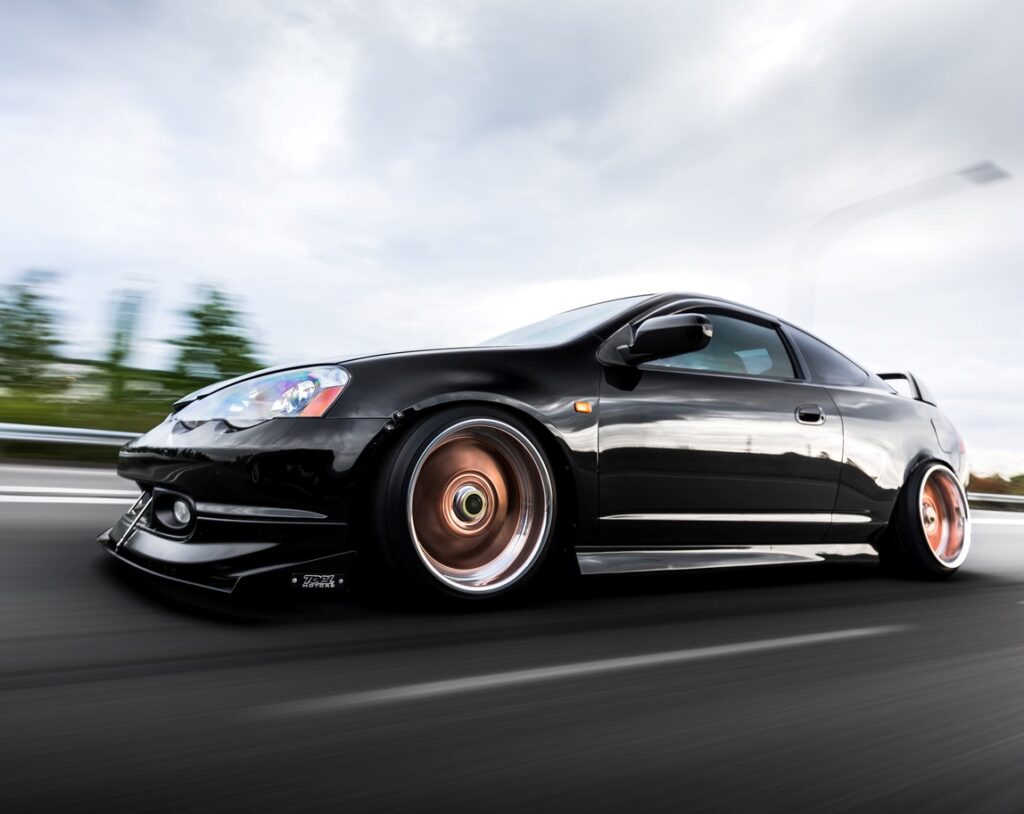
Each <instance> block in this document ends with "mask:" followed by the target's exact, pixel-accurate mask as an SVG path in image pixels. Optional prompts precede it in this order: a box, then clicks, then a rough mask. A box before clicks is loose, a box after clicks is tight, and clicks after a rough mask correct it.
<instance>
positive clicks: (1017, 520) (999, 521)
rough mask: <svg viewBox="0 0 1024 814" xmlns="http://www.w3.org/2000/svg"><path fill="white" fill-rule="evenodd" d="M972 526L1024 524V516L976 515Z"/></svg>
mask: <svg viewBox="0 0 1024 814" xmlns="http://www.w3.org/2000/svg"><path fill="white" fill-rule="evenodd" d="M971 525H972V526H1024V517H1007V518H1006V519H1003V518H999V517H975V518H974V519H973V520H971Z"/></svg>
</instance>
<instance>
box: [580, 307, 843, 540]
mask: <svg viewBox="0 0 1024 814" xmlns="http://www.w3.org/2000/svg"><path fill="white" fill-rule="evenodd" d="M688 310H691V311H698V312H699V313H701V314H704V315H706V316H707V317H708V318H709V319H710V320H711V323H712V328H713V336H712V339H711V340H710V342H709V343H708V345H707V346H706V347H705V348H704V349H703V350H699V351H695V352H691V353H687V354H682V355H680V356H676V357H670V358H667V359H660V360H657V361H653V362H647V363H644V364H641V365H638V366H635V367H630V368H622V367H614V366H609V367H607V368H606V369H605V376H604V381H603V382H602V389H601V401H600V415H599V436H598V451H599V458H598V465H599V483H600V487H599V501H600V515H601V521H600V539H601V544H602V545H614V546H619V545H622V546H652V545H656V546H672V547H675V546H680V547H689V546H697V547H700V546H708V545H736V544H770V543H787V544H790V543H792V544H796V543H815V542H818V541H820V540H822V539H823V538H824V536H825V534H826V532H827V531H828V527H829V522H830V518H831V513H832V511H833V508H834V505H835V500H836V493H837V489H838V483H839V475H840V468H841V461H842V454H843V426H842V420H841V418H840V415H839V412H838V410H837V408H836V406H835V403H834V402H833V400H832V399H831V397H830V396H829V394H828V391H827V390H826V389H825V388H824V387H821V386H818V385H815V384H813V383H811V382H809V381H807V380H806V379H805V378H804V376H803V375H802V371H801V370H800V368H799V365H798V362H797V361H796V357H795V355H794V354H793V352H792V350H791V348H790V347H789V345H788V343H787V340H786V339H785V338H784V337H783V335H782V333H781V332H780V330H779V326H778V324H777V323H776V322H774V321H772V320H770V319H768V318H765V317H763V316H762V315H758V314H754V313H748V312H745V311H742V310H739V309H729V308H722V307H720V306H707V305H704V306H701V307H694V306H690V307H689V308H684V309H679V308H677V309H675V312H685V311H688ZM672 312H673V311H668V312H667V313H672ZM651 316H654V315H651Z"/></svg>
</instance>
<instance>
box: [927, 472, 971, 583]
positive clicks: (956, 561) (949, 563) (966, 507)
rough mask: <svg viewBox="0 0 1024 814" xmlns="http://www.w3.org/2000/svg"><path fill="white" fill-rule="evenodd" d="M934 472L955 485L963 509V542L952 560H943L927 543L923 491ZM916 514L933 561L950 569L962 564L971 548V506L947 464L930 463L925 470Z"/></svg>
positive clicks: (962, 487)
mask: <svg viewBox="0 0 1024 814" xmlns="http://www.w3.org/2000/svg"><path fill="white" fill-rule="evenodd" d="M936 473H940V474H941V475H942V476H944V477H946V478H948V479H949V480H950V481H951V482H952V483H953V484H954V485H955V486H956V491H957V497H958V499H959V501H960V506H961V508H962V509H963V518H964V539H963V543H962V544H961V545H960V551H959V553H958V554H957V556H956V557H955V558H953V559H952V560H945V559H943V558H942V557H940V556H939V553H938V552H937V551H935V550H934V549H933V548H932V546H931V545H930V544H929V543H928V533H927V530H926V521H925V517H924V506H925V491H926V489H927V487H928V482H929V481H930V480H931V479H932V476H934V475H935V474H936ZM933 508H934V507H933ZM916 514H917V517H918V522H919V524H920V529H921V534H922V535H923V537H924V541H925V547H926V548H927V549H928V553H929V554H930V555H931V556H932V558H933V559H934V560H935V562H937V563H938V564H939V565H941V566H942V567H943V568H946V569H949V570H950V571H953V570H955V569H957V568H959V567H960V566H961V565H963V563H964V560H966V559H967V554H968V552H969V551H970V548H971V507H970V504H969V503H968V502H967V492H966V491H964V486H963V484H962V483H961V482H960V478H958V477H957V476H956V473H955V472H954V471H953V470H952V469H950V468H949V467H948V466H944V465H943V464H932V465H931V466H929V467H928V469H927V470H925V473H924V477H923V478H922V479H921V486H920V487H919V488H918V491H917V506H916Z"/></svg>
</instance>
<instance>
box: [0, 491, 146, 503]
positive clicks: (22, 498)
mask: <svg viewBox="0 0 1024 814" xmlns="http://www.w3.org/2000/svg"><path fill="white" fill-rule="evenodd" d="M137 498H138V495H132V496H131V497H70V496H68V497H59V496H57V497H47V496H45V495H3V494H0V503H77V504H83V503H84V504H92V505H94V506H124V505H125V504H131V503H132V502H134V501H135V500H136V499H137Z"/></svg>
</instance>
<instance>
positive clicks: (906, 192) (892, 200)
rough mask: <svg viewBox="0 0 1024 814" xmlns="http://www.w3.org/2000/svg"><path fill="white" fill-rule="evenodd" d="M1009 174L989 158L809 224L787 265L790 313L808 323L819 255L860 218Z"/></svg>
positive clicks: (841, 210)
mask: <svg viewBox="0 0 1024 814" xmlns="http://www.w3.org/2000/svg"><path fill="white" fill-rule="evenodd" d="M1012 177H1013V176H1012V175H1011V174H1010V173H1009V172H1007V171H1006V170H1004V169H1003V168H1002V167H1000V166H998V165H997V164H994V163H993V162H991V161H981V162H979V163H977V164H972V165H971V166H969V167H964V168H963V169H960V170H956V171H954V172H947V173H945V174H943V175H938V176H936V177H934V178H928V179H926V180H924V181H918V182H917V183H916V184H910V185H909V186H905V187H900V188H899V189H894V190H892V191H891V192H886V193H884V194H882V195H877V196H875V197H874V198H867V199H866V200H863V201H859V202H858V203H854V204H850V205H849V206H844V207H842V208H841V209H837V210H835V211H834V212H831V213H829V214H828V215H825V217H823V218H821V219H820V220H817V221H815V222H814V223H813V224H811V226H810V228H809V229H808V230H807V231H806V232H804V233H803V235H801V237H800V239H799V240H798V241H797V244H796V247H795V248H794V250H793V260H792V264H791V266H790V292H789V296H790V313H791V314H792V316H793V318H794V319H795V320H796V321H797V322H803V323H804V324H805V325H807V327H811V323H812V321H813V319H814V304H815V296H816V293H817V291H816V289H817V287H818V271H819V266H820V263H821V258H822V256H823V255H824V253H825V249H826V248H828V246H829V244H831V243H832V242H833V241H835V240H836V239H837V238H839V237H840V236H842V235H843V234H845V233H846V232H848V231H849V230H850V229H852V228H853V227H854V226H857V225H859V224H861V223H863V222H864V221H867V220H871V219H872V218H878V217H881V216H883V215H889V214H891V213H893V212H897V211H899V210H901V209H907V208H909V207H911V206H916V205H917V204H921V203H925V202H926V201H932V200H935V199H936V198H944V197H946V196H947V195H952V194H954V193H956V192H960V191H961V190H964V189H968V188H970V187H972V186H981V185H983V184H992V183H995V182H997V181H1006V180H1009V179H1010V178H1012Z"/></svg>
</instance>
